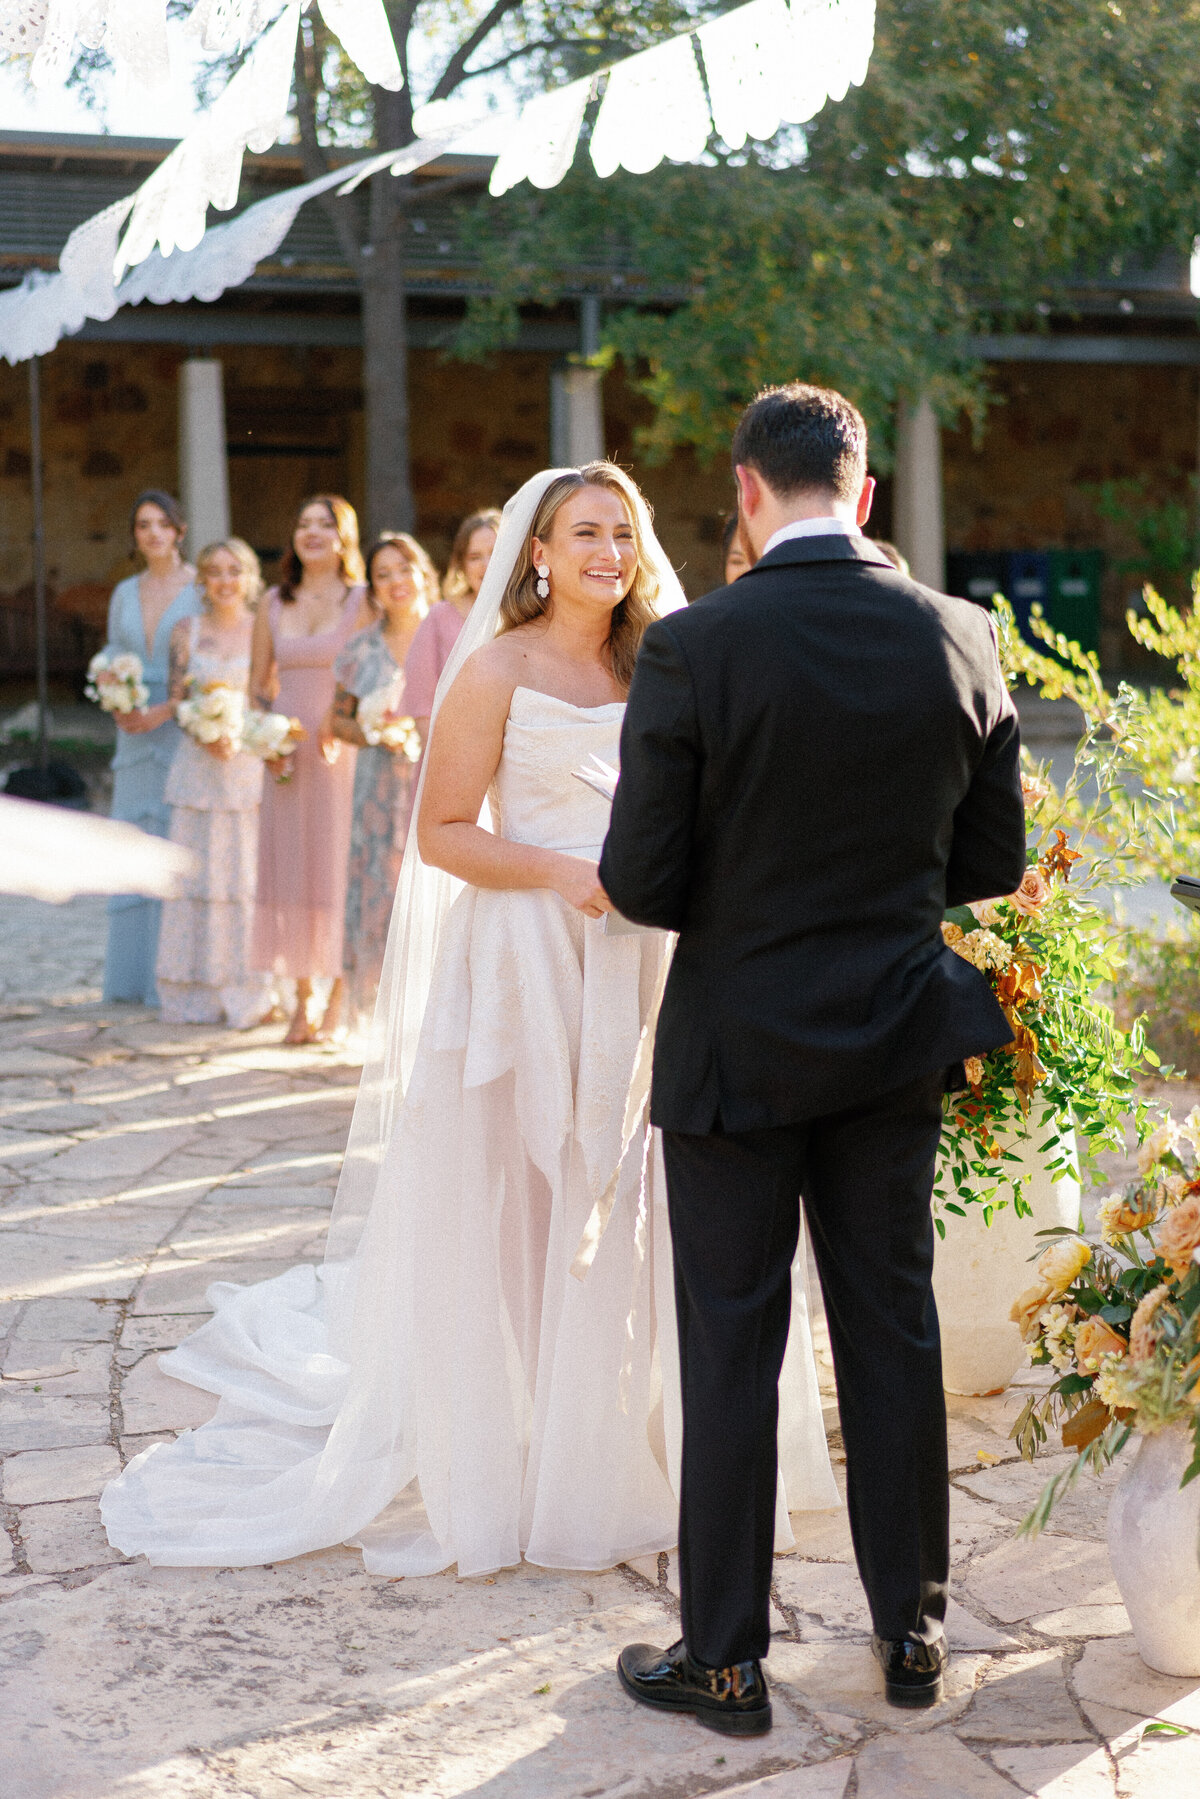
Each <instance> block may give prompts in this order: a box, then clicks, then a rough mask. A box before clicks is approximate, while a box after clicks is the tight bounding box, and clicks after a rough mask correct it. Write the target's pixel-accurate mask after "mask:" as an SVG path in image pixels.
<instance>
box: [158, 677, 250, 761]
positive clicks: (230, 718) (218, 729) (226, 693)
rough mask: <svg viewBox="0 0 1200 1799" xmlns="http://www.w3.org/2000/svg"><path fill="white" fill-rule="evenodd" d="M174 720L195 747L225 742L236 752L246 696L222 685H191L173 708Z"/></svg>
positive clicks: (216, 682) (215, 682) (220, 683)
mask: <svg viewBox="0 0 1200 1799" xmlns="http://www.w3.org/2000/svg"><path fill="white" fill-rule="evenodd" d="M175 717H176V719H177V720H178V722H179V723H180V725H181V726H182V727H183V729H184V730H185V731H186V732H187V734H188V736H189V737H194V738H195V740H196V742H197V743H200V744H210V743H220V742H221V740H222V739H224V740H225V741H227V742H228V743H230V744H232V746H233V748H234V749H239V748H240V747H241V740H242V730H243V727H244V725H245V721H246V696H245V694H244V693H242V692H241V691H240V690H239V689H238V688H236V687H227V686H226V685H225V683H224V682H223V681H208V682H206V683H205V684H204V686H202V687H201V686H195V685H194V686H193V690H192V691H191V692H189V694H188V696H187V698H186V699H185V700H180V702H179V704H178V705H177V706H176V708H175Z"/></svg>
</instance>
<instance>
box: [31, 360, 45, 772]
mask: <svg viewBox="0 0 1200 1799" xmlns="http://www.w3.org/2000/svg"><path fill="white" fill-rule="evenodd" d="M29 476H30V483H31V486H32V489H33V618H34V632H35V641H36V651H35V655H36V658H37V706H38V737H37V766H38V770H39V772H41V773H44V772H45V768H46V719H47V715H48V713H49V710H50V683H49V671H48V666H47V665H48V660H49V658H48V654H47V642H46V637H47V632H46V519H45V509H44V505H43V499H44V495H43V490H42V359H41V357H40V356H31V357H30V359H29Z"/></svg>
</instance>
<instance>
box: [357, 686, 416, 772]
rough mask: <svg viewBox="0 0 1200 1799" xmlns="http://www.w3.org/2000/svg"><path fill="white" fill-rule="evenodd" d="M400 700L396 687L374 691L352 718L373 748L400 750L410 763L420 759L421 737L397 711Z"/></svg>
mask: <svg viewBox="0 0 1200 1799" xmlns="http://www.w3.org/2000/svg"><path fill="white" fill-rule="evenodd" d="M398 697H399V695H398V692H397V689H396V687H395V686H390V687H379V688H376V690H375V692H374V693H368V694H366V695H365V696H364V697H363V698H362V699H361V700H359V702H358V706H357V708H356V711H355V717H356V718H357V720H358V724H359V729H360V730H361V731H362V734H363V736H364V737H365V738H366V740H367V742H368V743H369V744H370V745H371V746H372V748H375V747H378V748H380V749H385V750H400V751H402V752H403V753H404V755H406V756H407V757H408V760H409V761H410V762H419V761H420V759H421V737H420V733H419V732H418V730H417V727H416V724H415V723H414V721H413V720H412V719H411V718H406V717H404V716H403V715H402V714H401V713H399V712H397V710H396V700H397V698H398Z"/></svg>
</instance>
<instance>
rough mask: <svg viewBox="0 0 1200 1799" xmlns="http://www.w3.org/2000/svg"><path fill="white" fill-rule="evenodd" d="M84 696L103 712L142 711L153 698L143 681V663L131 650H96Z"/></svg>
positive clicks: (88, 671)
mask: <svg viewBox="0 0 1200 1799" xmlns="http://www.w3.org/2000/svg"><path fill="white" fill-rule="evenodd" d="M83 691H84V693H85V694H86V695H87V697H88V699H89V700H95V702H96V704H97V705H98V706H99V707H100V709H101V710H102V711H104V712H119V713H121V714H122V716H124V714H126V713H129V712H137V711H139V710H140V709H141V708H142V707H143V706H144V705H145V704H146V701H147V700H148V699H149V698H150V689H149V688H148V687H147V686H146V684H145V682H144V681H143V680H142V659H141V657H140V656H135V655H134V653H133V651H132V650H116V651H112V650H97V652H96V654H95V655H94V656H93V657H92V659H91V661H90V662H89V663H88V667H87V685H86V686H85V687H84V690H83Z"/></svg>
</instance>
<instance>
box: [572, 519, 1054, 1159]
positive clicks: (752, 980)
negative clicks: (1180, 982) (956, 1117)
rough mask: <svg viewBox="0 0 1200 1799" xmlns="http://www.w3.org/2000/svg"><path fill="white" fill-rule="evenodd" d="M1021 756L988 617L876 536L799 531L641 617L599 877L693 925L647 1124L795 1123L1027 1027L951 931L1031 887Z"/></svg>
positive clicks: (628, 897)
mask: <svg viewBox="0 0 1200 1799" xmlns="http://www.w3.org/2000/svg"><path fill="white" fill-rule="evenodd" d="M1019 752H1020V737H1019V733H1018V727H1017V719H1016V713H1015V711H1014V709H1013V705H1012V701H1011V700H1010V698H1009V696H1008V693H1007V692H1006V690H1005V686H1004V682H1003V679H1002V676H1001V673H1000V665H999V660H998V657H997V651H996V642H995V636H994V633H993V628H992V625H991V621H990V620H989V618H988V615H987V614H986V613H985V612H983V611H981V610H980V608H979V607H977V606H973V605H971V604H969V603H968V602H967V601H964V600H956V599H951V598H949V597H947V596H946V595H945V594H940V593H935V592H933V591H932V590H931V589H930V588H927V587H922V586H920V585H919V584H918V583H917V582H915V581H911V580H909V579H908V578H907V577H906V576H904V575H901V574H899V573H897V571H896V570H895V569H894V568H893V567H892V565H891V563H890V562H888V561H887V560H886V558H885V557H884V556H883V555H882V554H881V553H880V552H879V551H877V550H876V549H875V547H874V546H873V545H872V544H871V543H870V542H869V541H868V540H867V539H865V538H857V537H855V538H849V537H845V536H838V535H835V534H830V535H828V536H820V537H807V538H799V539H793V540H791V541H790V542H786V543H783V544H781V545H780V546H779V547H778V548H776V549H774V550H772V551H771V552H770V554H769V555H767V556H764V557H763V559H762V561H761V562H759V563H758V564H757V565H756V567H754V568H753V569H751V570H749V571H748V572H747V573H746V574H744V575H743V576H742V577H741V579H740V580H739V581H738V582H736V584H735V585H734V586H732V587H726V588H722V589H720V590H719V591H718V592H716V593H711V594H708V595H707V596H706V597H705V598H704V599H701V600H698V601H697V602H696V603H695V605H693V606H690V607H688V608H687V609H686V610H681V611H679V612H675V613H672V614H671V615H670V616H669V617H667V618H664V619H661V620H659V621H658V622H657V623H656V624H654V625H652V626H651V627H650V629H649V630H648V631H647V632H646V635H645V637H644V639H643V642H642V647H641V651H640V654H639V656H638V662H637V668H636V670H635V673H634V677H633V685H632V687H631V689H630V694H629V705H628V710H627V712H626V717H625V724H624V729H623V731H622V736H621V779H620V783H619V785H618V788H617V794H616V799H615V801H614V803H613V813H612V826H611V829H610V831H609V834H608V838H607V841H606V843H605V845H604V852H603V856H602V858H601V862H600V878H601V880H602V882H603V884H604V886H605V889H606V890H607V892H608V894H609V896H610V898H611V899H612V901H613V903H614V905H615V906H616V907H617V908H618V910H619V911H621V912H623V913H624V914H625V915H626V916H627V917H629V918H632V919H634V920H636V921H637V922H638V923H641V924H648V925H658V926H660V927H664V928H666V929H669V930H672V931H678V932H679V942H678V945H677V948H676V951H675V959H674V963H673V965H672V968H671V973H670V976H669V979H668V982H667V989H666V994H665V997H664V1000H663V1006H662V1012H661V1016H660V1018H659V1023H658V1033H657V1040H656V1045H655V1055H654V1088H653V1099H652V1116H653V1119H654V1122H655V1123H656V1124H658V1125H660V1126H662V1127H663V1128H664V1129H666V1130H671V1131H682V1132H694V1133H708V1132H711V1131H712V1130H714V1129H720V1130H724V1131H745V1130H753V1129H756V1128H758V1127H761V1126H770V1125H782V1124H795V1123H799V1122H801V1121H803V1120H805V1119H810V1118H816V1117H820V1116H822V1115H825V1114H828V1113H830V1112H835V1111H840V1110H842V1109H844V1108H846V1107H848V1106H851V1105H854V1104H857V1103H858V1102H860V1101H861V1100H863V1099H866V1098H869V1097H871V1096H872V1095H874V1094H878V1093H882V1092H885V1091H887V1090H888V1089H890V1088H895V1087H899V1086H901V1085H903V1084H904V1083H906V1082H909V1081H912V1080H915V1079H916V1078H918V1077H919V1076H922V1075H926V1074H929V1073H931V1072H932V1071H933V1070H935V1069H939V1068H943V1067H950V1066H952V1065H953V1064H955V1063H957V1062H960V1061H961V1060H962V1059H963V1058H964V1057H965V1056H970V1055H976V1054H980V1053H982V1052H983V1051H985V1050H988V1049H993V1048H996V1047H998V1046H999V1045H1000V1044H1002V1043H1005V1042H1007V1041H1008V1040H1009V1039H1010V1038H1011V1035H1012V1033H1011V1031H1010V1029H1009V1027H1008V1025H1007V1023H1006V1022H1005V1019H1004V1015H1003V1013H1002V1012H1001V1010H1000V1008H999V1006H998V1005H997V1003H996V1001H995V999H994V998H993V996H992V994H991V991H990V989H989V987H988V984H987V982H986V980H985V978H984V977H983V976H982V975H981V974H979V973H977V971H976V970H975V969H974V968H972V967H971V966H970V965H969V964H968V963H967V962H965V961H963V960H962V958H961V957H959V956H956V955H955V954H954V953H953V952H952V951H951V950H949V949H947V948H946V947H945V945H944V944H943V942H942V938H941V934H940V931H939V924H940V921H941V918H942V914H943V911H944V910H945V908H946V906H947V905H958V904H961V903H963V902H964V901H967V900H973V899H987V898H990V897H993V896H995V895H997V894H1002V893H1009V892H1011V891H1012V890H1013V889H1014V888H1016V887H1017V886H1018V885H1019V883H1020V880H1021V877H1022V875H1023V874H1024V872H1025V823H1024V809H1023V805H1022V799H1021V787H1020V778H1019Z"/></svg>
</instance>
